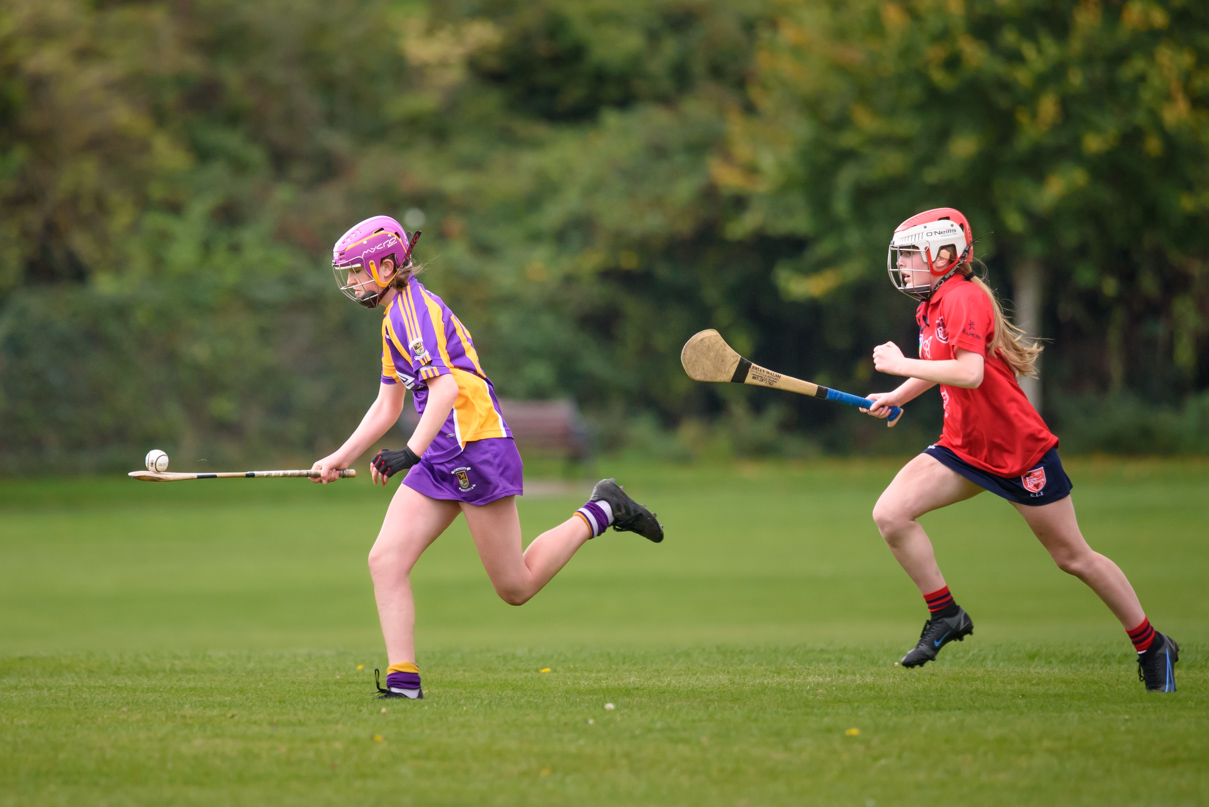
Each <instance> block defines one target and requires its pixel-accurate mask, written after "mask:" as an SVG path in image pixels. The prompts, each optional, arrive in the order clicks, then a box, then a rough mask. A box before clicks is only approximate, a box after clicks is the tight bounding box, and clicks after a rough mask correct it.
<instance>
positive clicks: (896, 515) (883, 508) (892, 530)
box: [873, 499, 911, 544]
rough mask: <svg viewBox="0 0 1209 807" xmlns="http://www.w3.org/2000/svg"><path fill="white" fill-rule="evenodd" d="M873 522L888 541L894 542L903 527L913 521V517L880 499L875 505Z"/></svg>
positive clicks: (889, 542)
mask: <svg viewBox="0 0 1209 807" xmlns="http://www.w3.org/2000/svg"><path fill="white" fill-rule="evenodd" d="M873 523H874V524H876V525H877V531H878V532H880V533H881V534H882V538H884V539H885V541H886V543H888V544H893V543H894V542H895V539H896V538H897V536H898V534H899V533H900V532H901V531H902V529H903V527H905V526H906V525H907V524H909V523H911V517H910V516H908V515H907V514H906V513H904V512H903V511H902V510H901V509H900V508H898V507H895V506H894V505H892V504H889V503H887V502H884V501H882V500H881V499H878V502H877V504H875V505H874V506H873Z"/></svg>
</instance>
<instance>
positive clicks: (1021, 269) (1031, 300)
mask: <svg viewBox="0 0 1209 807" xmlns="http://www.w3.org/2000/svg"><path fill="white" fill-rule="evenodd" d="M1012 284H1013V285H1014V286H1015V287H1016V299H1015V301H1014V302H1015V310H1014V312H1013V314H1014V315H1013V317H1012V321H1013V322H1015V324H1016V327H1017V328H1020V329H1022V330H1023V331H1024V332H1025V333H1026V334H1028V335H1029V336H1031V337H1032V338H1033V339H1040V338H1041V293H1042V292H1041V261H1039V260H1038V259H1036V258H1027V259H1025V260H1023V261H1020V262H1019V263H1018V264H1016V269H1015V271H1014V272H1013V273H1012ZM1037 371H1038V372H1040V371H1041V363H1040V360H1038V363H1037ZM1020 388H1021V389H1022V390H1024V394H1025V395H1027V396H1028V400H1029V403H1031V404H1032V405H1033V408H1034V409H1036V410H1037V411H1038V412H1040V411H1041V378H1040V377H1039V376H1038V377H1037V378H1021V379H1020Z"/></svg>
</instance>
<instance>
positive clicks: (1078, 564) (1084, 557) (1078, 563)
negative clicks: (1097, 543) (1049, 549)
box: [1054, 552, 1095, 578]
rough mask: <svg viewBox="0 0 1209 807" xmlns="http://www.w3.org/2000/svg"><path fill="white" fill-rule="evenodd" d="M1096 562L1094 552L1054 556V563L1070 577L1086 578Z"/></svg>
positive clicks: (1066, 553)
mask: <svg viewBox="0 0 1209 807" xmlns="http://www.w3.org/2000/svg"><path fill="white" fill-rule="evenodd" d="M1094 562H1095V553H1094V552H1059V553H1055V554H1054V563H1056V564H1058V568H1059V569H1061V570H1062V571H1064V572H1066V573H1067V574H1069V575H1074V576H1075V577H1078V578H1083V577H1086V576H1087V574H1088V572H1090V571H1091V567H1092V564H1093V563H1094Z"/></svg>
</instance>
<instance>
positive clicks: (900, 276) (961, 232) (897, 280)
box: [886, 207, 974, 300]
mask: <svg viewBox="0 0 1209 807" xmlns="http://www.w3.org/2000/svg"><path fill="white" fill-rule="evenodd" d="M946 247H947V248H948V249H950V250H951V251H952V252H951V254H952V255H953V256H956V260H948V261H944V262H943V263H940V264H938V263H937V259H938V258H939V257H940V250H941V249H944V248H946ZM901 253H915V254H919V255H921V256H922V257H923V259H924V261H925V262H926V264H927V267H928V272H929V274H931V275H932V276H933V277H939V278H942V280H943V279H944V278H947V277H948V276H949V275H951V274H953V272H954V271H956V270H957V267H958V266H960V265H961V264H963V263H965V262H966V261H969V260H971V259H973V257H974V234H973V232H972V231H971V230H970V222H969V221H967V220H966V217H965V216H964V215H962V213H961V211H960V210H955V209H954V208H951V207H938V208H936V209H935V210H925V211H924V212H923V213H917V214H916V215H914V216H912V217H911V218H909V219H907V220H906V221H904V222H903V223H902V224H900V225H898V227H896V228H895V229H894V237H893V238H891V239H890V252H889V255H888V256H887V257H886V271H887V272H889V273H890V281H891V282H892V283H894V288H896V289H898V290H899V291H901V292H902V293H903V294H905V295H907V296H908V297H913V298H915V299H916V300H926V299H928V298H929V297H931V296H932V290H933V289H934V288H935V286H933V285H932V284H931V283H927V284H924V285H922V286H919V285H913V284H912V278H911V273H910V272H909V271H904V270H902V269H900V268H899V267H898V263H899V255H900V254H901ZM936 285H939V284H936Z"/></svg>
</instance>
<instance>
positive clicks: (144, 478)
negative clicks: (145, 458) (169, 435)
mask: <svg viewBox="0 0 1209 807" xmlns="http://www.w3.org/2000/svg"><path fill="white" fill-rule="evenodd" d="M319 475H320V472H319V471H316V470H313V469H310V470H306V471H228V472H226V473H216V474H178V473H171V472H168V471H165V472H163V473H158V472H156V471H131V472H130V478H131V479H137V480H139V481H140V482H185V481H188V480H190V479H277V478H282V477H301V478H305V479H318V478H319ZM356 475H357V472H356V471H354V470H353V469H352V468H349V469H347V470H344V471H341V472H340V478H341V479H351V478H353V477H354V476H356Z"/></svg>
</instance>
